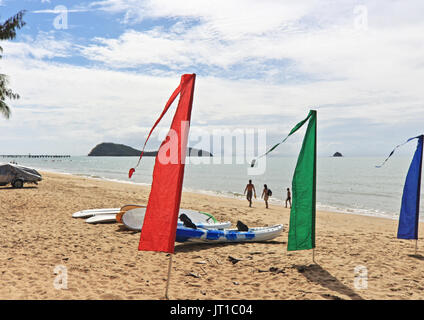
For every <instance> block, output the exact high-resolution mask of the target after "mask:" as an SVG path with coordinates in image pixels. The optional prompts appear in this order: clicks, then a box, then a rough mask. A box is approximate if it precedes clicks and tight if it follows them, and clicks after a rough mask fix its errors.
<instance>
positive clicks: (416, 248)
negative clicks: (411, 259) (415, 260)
mask: <svg viewBox="0 0 424 320" xmlns="http://www.w3.org/2000/svg"><path fill="white" fill-rule="evenodd" d="M417 252H418V239H415V255H417Z"/></svg>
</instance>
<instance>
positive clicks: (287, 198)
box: [286, 188, 291, 208]
mask: <svg viewBox="0 0 424 320" xmlns="http://www.w3.org/2000/svg"><path fill="white" fill-rule="evenodd" d="M287 202H289V203H290V208H291V193H290V188H287V197H286V208H287Z"/></svg>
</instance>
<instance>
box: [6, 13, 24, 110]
mask: <svg viewBox="0 0 424 320" xmlns="http://www.w3.org/2000/svg"><path fill="white" fill-rule="evenodd" d="M24 14H25V11H24V10H23V11H19V12H18V13H17V14H15V15H14V16H13V17H10V18H9V19H7V20H6V21H5V22H3V23H2V24H0V40H12V39H14V38H15V37H16V30H18V29H21V28H22V27H23V26H24V25H25V22H24V21H23V16H24ZM2 53H3V48H2V47H1V46H0V59H1V58H2ZM8 83H9V81H8V78H7V75H5V74H0V114H2V115H3V116H4V117H5V118H9V117H10V108H9V106H8V105H7V104H6V102H5V100H6V98H8V99H11V100H15V99H19V95H18V94H17V93H14V92H13V91H12V90H11V89H9V88H8Z"/></svg>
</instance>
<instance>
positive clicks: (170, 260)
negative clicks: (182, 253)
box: [165, 253, 173, 300]
mask: <svg viewBox="0 0 424 320" xmlns="http://www.w3.org/2000/svg"><path fill="white" fill-rule="evenodd" d="M172 256H173V254H172V253H170V254H169V265H168V279H167V280H166V290H165V299H166V300H169V297H168V288H169V279H170V278H171V266H172Z"/></svg>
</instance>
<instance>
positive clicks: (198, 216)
mask: <svg viewBox="0 0 424 320" xmlns="http://www.w3.org/2000/svg"><path fill="white" fill-rule="evenodd" d="M145 213H146V208H136V209H132V210H128V211H127V212H125V213H124V214H123V215H122V217H121V220H122V223H123V224H124V225H125V226H126V227H127V228H128V229H130V230H133V231H141V227H142V225H143V222H144V215H145ZM183 213H184V214H185V215H187V217H189V218H190V220H191V221H192V222H193V223H194V224H195V225H196V227H198V228H205V229H212V228H213V229H218V228H219V229H224V228H228V227H229V226H230V225H231V222H229V221H226V222H218V221H216V219H215V218H214V217H213V216H212V215H211V214H208V213H204V212H201V211H196V210H190V209H180V212H179V214H180V215H181V214H183ZM179 227H183V222H182V221H178V228H179Z"/></svg>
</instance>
